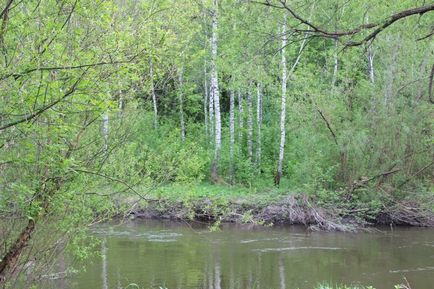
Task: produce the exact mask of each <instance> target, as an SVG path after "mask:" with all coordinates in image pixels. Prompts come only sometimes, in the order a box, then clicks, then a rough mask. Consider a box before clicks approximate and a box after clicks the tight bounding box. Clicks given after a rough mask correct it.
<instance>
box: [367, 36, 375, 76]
mask: <svg viewBox="0 0 434 289" xmlns="http://www.w3.org/2000/svg"><path fill="white" fill-rule="evenodd" d="M367 57H368V75H369V81H371V83H375V74H374V52H373V51H372V43H370V44H369V46H368V51H367Z"/></svg>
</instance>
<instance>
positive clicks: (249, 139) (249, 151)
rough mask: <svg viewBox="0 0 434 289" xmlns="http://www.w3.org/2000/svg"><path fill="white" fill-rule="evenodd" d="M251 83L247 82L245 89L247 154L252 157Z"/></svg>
mask: <svg viewBox="0 0 434 289" xmlns="http://www.w3.org/2000/svg"><path fill="white" fill-rule="evenodd" d="M251 90H252V85H251V84H249V89H248V91H247V155H248V157H249V158H250V159H251V160H252V157H253V96H252V91H251Z"/></svg>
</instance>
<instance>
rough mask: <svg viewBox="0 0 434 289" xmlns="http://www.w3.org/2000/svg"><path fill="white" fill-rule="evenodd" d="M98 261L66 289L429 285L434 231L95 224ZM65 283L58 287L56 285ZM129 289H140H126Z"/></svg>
mask: <svg viewBox="0 0 434 289" xmlns="http://www.w3.org/2000/svg"><path fill="white" fill-rule="evenodd" d="M92 234H94V235H96V236H97V237H98V238H101V239H102V240H103V242H102V245H101V248H100V250H101V255H102V256H100V257H95V258H94V259H92V260H89V261H88V263H87V265H86V272H83V273H79V274H75V275H72V276H71V277H70V278H69V279H68V282H67V285H66V286H65V285H62V287H63V286H65V288H77V289H85V288H86V289H88V288H101V289H108V288H124V287H126V286H127V285H128V284H131V283H135V284H138V285H140V288H160V287H162V288H169V289H177V288H180V289H186V288H207V289H211V288H213V289H220V288H223V289H226V288H233V289H245V288H258V289H259V288H266V289H280V288H300V289H304V288H309V289H312V288H313V287H314V286H315V285H318V283H320V282H328V283H329V284H342V283H345V284H352V285H360V284H362V285H373V286H375V287H376V288H377V289H383V288H393V285H394V284H398V283H401V282H402V281H403V278H404V277H406V278H407V279H408V281H409V282H410V284H412V288H413V289H433V288H434V230H433V229H420V228H398V229H394V230H393V231H390V228H386V229H385V230H384V232H376V233H357V234H348V233H324V232H322V233H317V232H315V233H313V232H308V231H306V230H305V228H303V227H297V226H291V227H270V228H264V227H256V226H248V225H244V226H240V225H224V226H223V228H222V230H221V231H219V232H210V231H209V229H208V228H207V227H206V226H203V225H197V224H196V225H195V224H190V225H188V224H186V223H177V222H161V221H144V220H138V221H128V222H127V223H123V224H104V225H98V226H97V227H94V228H93V230H92ZM62 284H63V283H62ZM129 288H138V287H132V286H130V287H129Z"/></svg>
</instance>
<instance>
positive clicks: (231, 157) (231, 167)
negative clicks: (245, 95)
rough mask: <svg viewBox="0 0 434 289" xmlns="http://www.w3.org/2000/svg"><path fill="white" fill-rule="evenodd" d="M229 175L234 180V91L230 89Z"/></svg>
mask: <svg viewBox="0 0 434 289" xmlns="http://www.w3.org/2000/svg"><path fill="white" fill-rule="evenodd" d="M229 134H230V137H229V176H230V180H231V183H233V182H234V145H235V93H234V90H233V89H232V90H231V92H230V94H229Z"/></svg>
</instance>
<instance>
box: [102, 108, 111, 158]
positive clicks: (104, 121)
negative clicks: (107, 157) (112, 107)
mask: <svg viewBox="0 0 434 289" xmlns="http://www.w3.org/2000/svg"><path fill="white" fill-rule="evenodd" d="M109 132H110V127H109V115H108V112H105V113H104V115H103V116H102V135H103V138H104V152H105V154H107V153H108V148H109Z"/></svg>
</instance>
